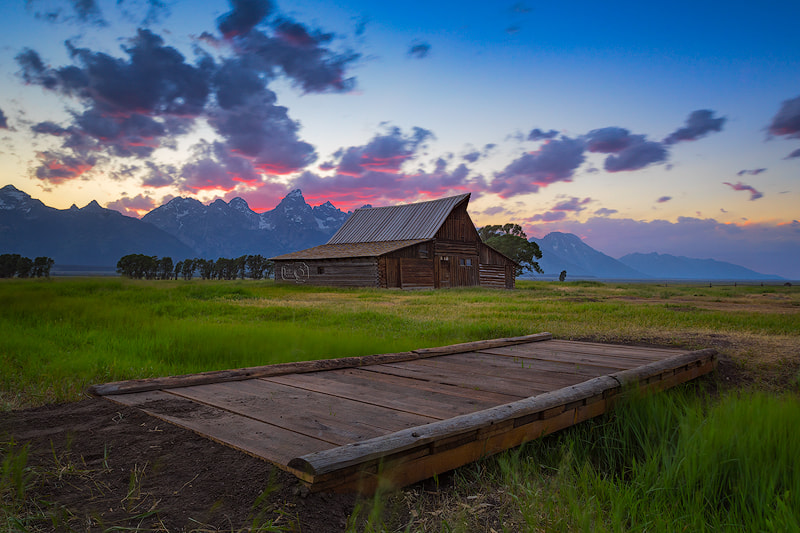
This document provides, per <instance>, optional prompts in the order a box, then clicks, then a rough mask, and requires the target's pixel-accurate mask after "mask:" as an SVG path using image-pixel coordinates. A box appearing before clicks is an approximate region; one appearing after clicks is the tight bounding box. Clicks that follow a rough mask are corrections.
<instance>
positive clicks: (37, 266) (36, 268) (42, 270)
mask: <svg viewBox="0 0 800 533" xmlns="http://www.w3.org/2000/svg"><path fill="white" fill-rule="evenodd" d="M54 264H55V261H53V260H52V259H51V258H49V257H45V256H40V257H37V258H36V259H34V260H33V270H32V271H31V272H32V275H33V276H36V277H37V278H41V277H45V278H49V277H50V269H51V268H53V265H54Z"/></svg>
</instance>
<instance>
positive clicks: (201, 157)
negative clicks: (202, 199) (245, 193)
mask: <svg viewBox="0 0 800 533" xmlns="http://www.w3.org/2000/svg"><path fill="white" fill-rule="evenodd" d="M193 152H194V157H193V159H192V161H190V162H189V163H186V164H185V165H183V167H182V168H181V170H180V175H179V178H180V182H179V186H180V188H181V189H183V190H187V191H194V192H197V191H201V190H214V189H221V190H223V191H231V190H233V189H235V188H236V187H237V186H239V185H240V184H242V183H245V184H248V185H250V186H257V185H258V184H259V183H260V182H261V181H262V179H261V176H260V175H259V173H258V172H257V171H256V168H255V165H254V164H253V162H252V161H251V160H250V159H249V158H246V157H241V156H239V155H236V154H233V153H232V152H231V150H230V148H229V146H227V145H226V144H225V143H221V142H215V143H207V142H200V143H198V144H197V145H195V146H194V147H193Z"/></svg>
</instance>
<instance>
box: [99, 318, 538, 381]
mask: <svg viewBox="0 0 800 533" xmlns="http://www.w3.org/2000/svg"><path fill="white" fill-rule="evenodd" d="M552 338H553V336H552V335H551V334H550V333H547V332H542V333H535V334H532V335H523V336H521V337H508V338H501V339H491V340H483V341H474V342H465V343H461V344H451V345H449V346H440V347H437V348H422V349H419V350H412V351H410V352H400V353H388V354H377V355H364V356H361V357H342V358H338V359H318V360H314V361H300V362H296V363H278V364H274V365H265V366H255V367H249V368H237V369H234V370H213V371H210V372H201V373H198V374H186V375H182V376H169V377H162V378H147V379H133V380H128V381H115V382H111V383H102V384H98V385H92V386H90V387H89V389H88V392H89V394H92V395H93V396H111V395H115V394H127V393H130V392H145V391H153V390H160V389H172V388H176V387H191V386H193V385H207V384H209V383H223V382H228V381H243V380H245V379H254V378H264V377H274V376H281V375H284V374H302V373H307V372H319V371H320V370H338V369H342V368H357V367H361V366H368V365H380V364H385V363H400V362H403V361H413V360H415V359H424V358H428V357H437V356H440V355H448V354H455V353H462V352H470V351H474V350H481V349H488V348H500V347H503V346H511V345H514V344H525V343H529V342H537V341H547V340H550V339H552Z"/></svg>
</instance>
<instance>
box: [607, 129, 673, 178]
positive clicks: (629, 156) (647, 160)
mask: <svg viewBox="0 0 800 533" xmlns="http://www.w3.org/2000/svg"><path fill="white" fill-rule="evenodd" d="M668 158H669V152H668V151H667V149H666V148H664V145H663V144H661V143H659V142H655V141H648V140H646V138H645V136H644V135H632V136H631V143H630V144H629V145H628V146H626V147H625V148H623V149H622V150H620V151H619V152H617V153H616V154H612V155H609V156H608V157H607V158H606V160H605V163H604V165H603V168H605V169H606V171H608V172H622V171H627V170H639V169H642V168H645V167H647V166H649V165H652V164H655V163H661V162H664V161H666V160H667V159H668Z"/></svg>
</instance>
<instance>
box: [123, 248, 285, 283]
mask: <svg viewBox="0 0 800 533" xmlns="http://www.w3.org/2000/svg"><path fill="white" fill-rule="evenodd" d="M274 270H275V265H274V263H273V262H272V261H270V260H269V259H266V258H265V257H263V256H261V255H243V256H241V257H237V258H235V259H229V258H226V257H220V258H219V259H217V260H216V261H214V260H213V259H198V258H194V259H184V260H183V261H178V262H177V263H173V261H172V258H171V257H162V258H159V257H158V256H155V255H144V254H128V255H126V256H124V257H122V258H121V259H120V260H119V261H117V273H119V274H122V275H123V276H127V277H129V278H132V279H185V280H190V279H192V278H194V277H195V276H199V277H200V279H229V280H230V279H237V278H239V279H245V278H250V279H268V278H270V277H271V276H272V273H273V272H274Z"/></svg>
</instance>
